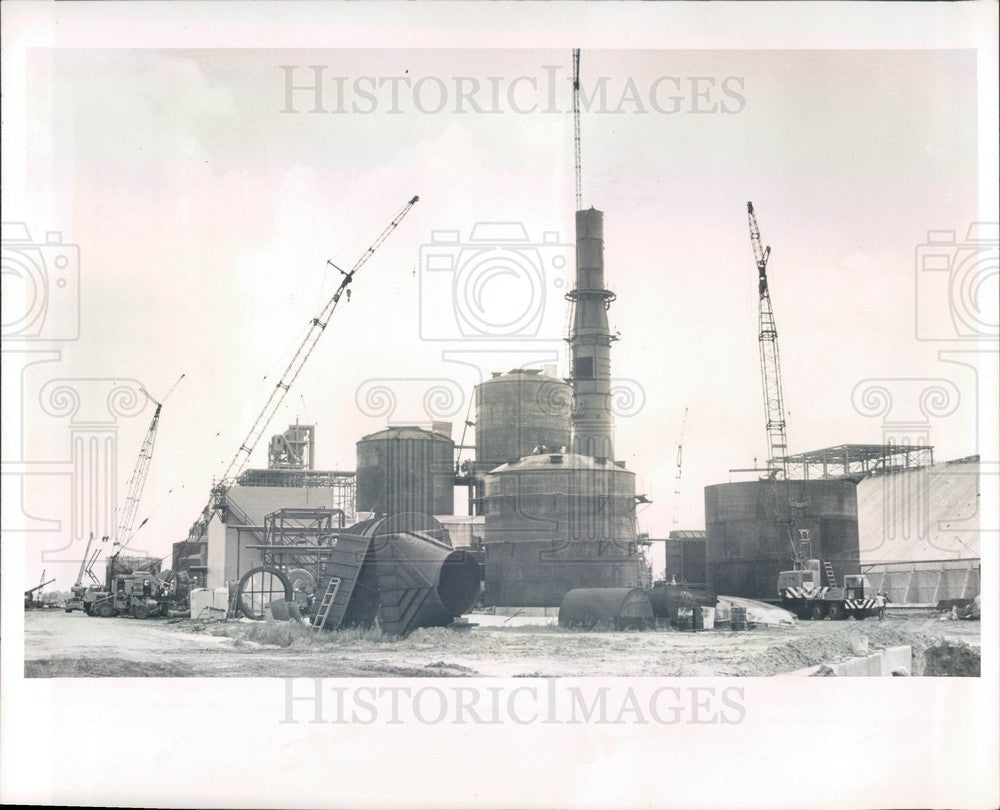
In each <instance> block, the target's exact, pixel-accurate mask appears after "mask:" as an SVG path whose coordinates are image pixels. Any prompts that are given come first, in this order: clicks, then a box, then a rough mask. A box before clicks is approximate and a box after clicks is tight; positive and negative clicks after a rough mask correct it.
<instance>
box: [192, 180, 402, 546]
mask: <svg viewBox="0 0 1000 810" xmlns="http://www.w3.org/2000/svg"><path fill="white" fill-rule="evenodd" d="M419 199H420V198H419V197H413V199H411V200H410V201H409V202H408V203H407V204H406V205H404V206H403V207H402V209H400V211H399V213H398V214H396V216H395V217H394V218H393V220H392V222H390V223H389V225H388V226H386V228H385V230H383V231H382V233H380V234H379V235H378V237H377V238H376V239H375V241H374V242H372V244H371V245H370V246H369V247H368V249H367V250H366V251H365V252H364V253H363V254H361V257H360V258H359V259H358V260H357V261H356V262H355V263H354V266H353V267H352V268H351V269H350V270H346V271H345V270H342V269H341V268H339V267H337V265H335V264H334V263H333V262H332V261H327V264H329V265H330V266H332V267H334V268H336V269H337V270H339V271H340V272H341V274H343V276H344V277H343V278H342V279H341V281H340V286H338V287H337V289H336V291H335V292H334V293H333V295H332V296H331V297H330V299H329V300H328V301H327V302H326V303H325V304H324V305H323V308H322V309H321V310H320V311H319V314H318V315H317V316H316V317H315V318H313V319H312V320H311V321H310V322H309V328H308V330H307V332H306V336H305V337H304V338H303V340H302V343H301V344H299V347H298V349H297V350H296V352H295V354H294V356H293V357H292V359H291V361H289V363H288V366H287V367H286V368H285V370H284V373H282V375H281V379H279V380H278V382H277V384H276V385H275V387H274V388H273V389H272V390H271V394H270V396H269V397H268V398H267V402H265V403H264V407H263V408H262V409H261V411H260V413H259V414H258V415H257V418H256V419H255V420H254V423H253V425H251V427H250V430H249V431H248V432H247V435H246V437H245V438H244V439H243V442H242V443H241V444H240V447H239V449H238V450H237V451H236V454H235V455H234V456H233V458H232V460H231V461H230V462H229V465H228V466H227V467H226V470H225V472H224V473H223V474H222V479H221V481H220V483H219V484H218V485H216V487H215V488H214V489H213V494H212V496H210V498H209V502H208V504H207V505H206V506H205V508H204V509H203V510H202V512H201V515H200V516H199V517H198V519H197V520H196V521H195V523H194V525H193V526H192V527H191V530H190V531H189V533H188V540H189V541H190V540H196V539H198V538H199V537H201V535H202V534H204V532H205V529H206V528H207V527H208V523H209V521H210V520H211V519H212V515H213V514H214V512H215V492H216V491H218V489H219V488H220V487H221V486H224V485H226V484H227V483H229V482H230V481H231V480H232V478H234V477H235V476H236V475H239V473H240V471H241V470H242V469H243V465H244V464H246V462H247V461H248V460H249V458H250V454H251V453H252V452H253V450H254V448H255V447H256V446H257V442H259V441H260V438H261V436H263V435H264V432H265V431H266V430H267V426H268V425H269V424H270V422H271V419H273V418H274V415H275V414H276V413H277V412H278V408H280V407H281V403H282V402H283V401H284V399H285V395H286V394H287V393H288V390H289V389H290V388H291V387H292V384H293V383H294V382H295V380H296V378H297V377H298V376H299V373H300V372H301V371H302V368H303V366H305V364H306V361H308V360H309V356H310V355H311V354H312V352H313V349H315V348H316V344H317V343H319V339H320V338H321V337H322V336H323V331H324V330H325V329H326V327H327V324H329V322H330V318H331V317H332V316H333V313H334V310H336V309H337V304H338V303H339V302H340V299H341V298H342V297H343V295H344V291H345V290H347V288H348V287H349V286H350V284H351V282H352V281H353V280H354V274H355V273H357V272H358V270H360V269H361V268H362V267H363V266H364V265H365V264H366V263H367V262H368V260H369V259H370V258H371V257H372V255H373V254H374V253H375V251H376V250H378V248H379V247H380V246H381V244H382V243H383V242H384V241H385V240H386V239H388V238H389V234H391V233H392V232H393V231H394V230H396V227H397V226H398V225H399V223H400V222H402V221H403V217H405V216H406V215H407V214H408V213H409V212H410V209H411V208H413V206H414V205H416V204H417V202H418V201H419ZM348 297H350V296H348Z"/></svg>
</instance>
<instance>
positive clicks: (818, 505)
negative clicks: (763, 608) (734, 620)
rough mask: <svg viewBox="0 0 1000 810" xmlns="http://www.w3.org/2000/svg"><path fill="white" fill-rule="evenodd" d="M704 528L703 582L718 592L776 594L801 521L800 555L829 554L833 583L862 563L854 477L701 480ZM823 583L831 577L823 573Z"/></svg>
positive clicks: (760, 596) (770, 596)
mask: <svg viewBox="0 0 1000 810" xmlns="http://www.w3.org/2000/svg"><path fill="white" fill-rule="evenodd" d="M705 529H706V541H705V558H706V559H705V563H706V574H707V579H708V582H707V587H708V589H709V590H712V591H715V592H716V593H719V594H726V595H729V596H742V597H746V598H749V599H773V598H775V597H776V596H777V581H778V574H779V573H780V572H781V571H789V570H791V569H792V566H793V548H794V546H793V544H797V543H798V542H799V530H800V529H806V530H808V532H809V537H810V543H811V549H809V550H808V552H807V553H806V555H805V556H806V557H812V558H816V559H819V560H822V561H824V562H830V563H831V564H832V566H833V570H834V574H835V577H836V579H837V581H838V582H837V584H838V585H841V584H842V583H843V576H844V574H857V573H860V571H861V567H860V547H859V542H858V498H857V485H856V483H855V482H854V481H852V480H849V479H821V480H810V481H784V480H763V481H743V482H736V483H729V484H715V485H713V486H708V487H705ZM822 584H823V585H829V584H830V583H828V582H827V581H826V577H825V575H824V579H823V583H822Z"/></svg>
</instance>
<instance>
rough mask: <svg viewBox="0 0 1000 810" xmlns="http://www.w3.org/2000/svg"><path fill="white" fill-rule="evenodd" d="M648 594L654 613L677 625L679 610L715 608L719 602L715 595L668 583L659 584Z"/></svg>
mask: <svg viewBox="0 0 1000 810" xmlns="http://www.w3.org/2000/svg"><path fill="white" fill-rule="evenodd" d="M646 593H647V595H648V596H649V601H650V604H652V606H653V613H654V614H655V615H657V616H661V617H663V618H668V619H670V621H672V622H673V623H675V624H676V623H677V611H678V609H679V608H695V607H702V606H705V607H714V606H715V603H716V601H717V599H716V597H715V594H714V593H711V592H708V591H695V590H689V589H687V588H683V587H681V586H679V585H670V584H667V583H657V584H656V585H654V586H653V587H652V588H650V589H649V590H648V591H646Z"/></svg>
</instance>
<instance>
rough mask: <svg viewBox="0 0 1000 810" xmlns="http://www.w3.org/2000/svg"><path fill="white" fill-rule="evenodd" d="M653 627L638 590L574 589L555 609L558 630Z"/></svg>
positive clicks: (648, 607) (649, 610) (648, 606)
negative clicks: (557, 612)
mask: <svg viewBox="0 0 1000 810" xmlns="http://www.w3.org/2000/svg"><path fill="white" fill-rule="evenodd" d="M654 623H655V619H654V618H653V606H652V605H651V604H650V602H649V597H648V596H647V595H646V592H645V591H643V590H642V588H576V589H574V590H572V591H570V592H569V593H567V594H566V595H565V596H564V597H563V600H562V604H560V605H559V626H560V627H570V628H580V629H588V630H589V629H595V630H602V629H608V630H611V629H613V630H646V629H647V628H649V627H652V626H653V624H654Z"/></svg>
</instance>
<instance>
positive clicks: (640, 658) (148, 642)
mask: <svg viewBox="0 0 1000 810" xmlns="http://www.w3.org/2000/svg"><path fill="white" fill-rule="evenodd" d="M468 618H469V619H470V620H471V621H473V622H475V621H476V616H475V615H472V616H469V617H468ZM865 640H867V641H865ZM942 640H944V641H946V642H949V643H951V644H956V643H957V644H958V645H959V648H960V649H962V650H963V661H965V660H967V659H968V658H969V654H970V651H969V650H966V649H965V645H968V646H969V647H971V648H972V650H971V656H972V658H973V659H974V660H975V661H976V669H977V670H978V648H979V644H980V629H979V622H978V621H941V620H939V619H938V617H937V616H936V615H932V614H930V613H925V614H922V615H917V614H909V615H889V616H887V617H886V619H885V621H882V622H879V621H877V620H873V619H868V620H866V621H863V622H857V621H854V620H853V619H849V620H847V621H841V622H833V621H829V620H826V621H822V622H798V623H796V624H795V625H794V626H783V627H758V628H756V629H753V630H748V631H745V632H739V633H735V632H723V631H704V632H679V631H676V630H672V629H663V630H656V631H649V632H644V633H639V632H579V631H568V630H562V629H560V628H559V627H556V626H551V625H549V626H543V625H520V626H515V627H495V626H489V627H487V626H479V627H474V628H472V629H471V630H467V631H464V632H457V631H455V630H450V629H447V628H430V629H421V630H417V631H416V632H414V633H412V634H411V635H410V636H408V637H406V638H397V639H393V638H388V637H385V636H380V635H378V634H377V633H375V632H372V631H358V630H345V631H340V632H335V633H319V634H316V633H313V632H311V631H310V630H309V628H307V627H304V626H301V625H293V624H291V623H287V622H286V623H280V624H277V623H264V622H253V623H250V622H226V623H221V622H220V623H215V624H209V625H205V624H201V623H197V622H192V621H190V620H184V621H180V622H175V623H170V622H168V621H167V620H165V619H155V620H147V621H137V620H135V619H131V618H113V619H100V618H96V617H89V616H86V615H84V614H82V613H78V612H75V613H64V612H63V611H54V610H53V611H41V610H38V611H28V612H27V613H26V614H25V644H24V647H25V649H24V656H25V675H26V677H40V678H46V677H143V676H147V677H176V676H195V677H216V676H217V677H291V676H294V677H319V676H327V677H370V676H392V677H413V676H434V677H441V676H457V677H462V676H477V675H480V676H497V677H511V676H513V677H529V676H535V677H543V676H545V677H556V676H559V677H571V676H602V675H603V676H615V675H619V676H676V675H683V676H702V675H754V676H761V675H777V674H781V673H784V672H791V671H793V670H798V669H802V668H805V667H810V666H814V665H816V664H821V663H828V662H833V661H838V660H842V659H844V658H849V657H851V656H853V655H857V654H859V653H863V652H864V651H865V649H864V648H865V646H866V645H867V651H874V650H876V649H879V648H884V647H891V646H895V645H899V644H910V645H913V647H914V651H915V660H914V673H913V674H923V670H924V661H925V657H924V651H925V650H926V649H928V648H932V647H934V648H935V649H941V648H937V647H935V645H937V644H940V642H941V641H942ZM947 649H951V648H947ZM934 651H935V650H932V656H931V660H932V661H937V660H938V659H939V658H940V657H941V656H939V655H938V656H935V655H934ZM929 669H931V670H933V671H934V672H935V673H938V674H940V667H934V666H932V667H930V668H929ZM928 674H930V673H928ZM947 674H959V673H947ZM961 674H973V673H969V672H964V671H963V672H962V673H961Z"/></svg>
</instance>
